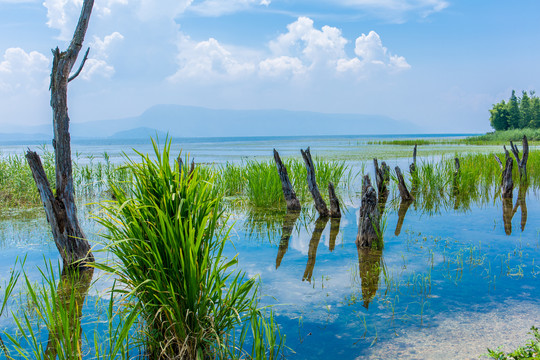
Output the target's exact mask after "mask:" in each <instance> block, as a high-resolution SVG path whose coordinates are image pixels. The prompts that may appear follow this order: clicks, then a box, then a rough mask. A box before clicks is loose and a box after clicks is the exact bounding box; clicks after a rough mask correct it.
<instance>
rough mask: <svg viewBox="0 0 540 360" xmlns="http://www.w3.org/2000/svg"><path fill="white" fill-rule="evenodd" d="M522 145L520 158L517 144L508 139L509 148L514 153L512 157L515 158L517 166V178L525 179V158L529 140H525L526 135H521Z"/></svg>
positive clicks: (526, 157) (526, 158) (527, 154)
mask: <svg viewBox="0 0 540 360" xmlns="http://www.w3.org/2000/svg"><path fill="white" fill-rule="evenodd" d="M522 147H523V158H522V159H521V160H520V159H519V150H518V148H517V146H516V145H514V143H513V142H512V141H510V148H511V149H512V153H513V154H514V157H515V158H516V163H517V165H518V168H519V180H520V181H527V160H528V159H529V142H528V141H527V136H526V135H523V140H522Z"/></svg>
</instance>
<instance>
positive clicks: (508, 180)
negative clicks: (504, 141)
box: [501, 156, 514, 199]
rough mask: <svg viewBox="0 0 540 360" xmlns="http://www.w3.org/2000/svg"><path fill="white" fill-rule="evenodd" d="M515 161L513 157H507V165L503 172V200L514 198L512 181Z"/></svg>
mask: <svg viewBox="0 0 540 360" xmlns="http://www.w3.org/2000/svg"><path fill="white" fill-rule="evenodd" d="M513 163H514V160H513V159H512V157H510V156H507V157H506V164H505V167H504V170H503V172H502V183H501V192H502V197H503V198H505V199H506V198H510V199H511V198H512V190H513V189H514V182H513V180H512V166H513Z"/></svg>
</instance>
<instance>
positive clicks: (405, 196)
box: [395, 166, 414, 201]
mask: <svg viewBox="0 0 540 360" xmlns="http://www.w3.org/2000/svg"><path fill="white" fill-rule="evenodd" d="M395 170H396V176H397V180H398V189H399V195H400V196H401V200H402V201H411V200H414V197H413V196H412V195H411V193H410V192H409V190H408V189H407V184H405V179H403V174H402V173H401V170H400V168H399V166H396V169H395Z"/></svg>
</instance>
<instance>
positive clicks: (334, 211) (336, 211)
mask: <svg viewBox="0 0 540 360" xmlns="http://www.w3.org/2000/svg"><path fill="white" fill-rule="evenodd" d="M328 199H330V217H332V218H340V217H341V210H340V207H339V199H338V197H337V196H336V191H335V190H334V184H333V183H332V182H330V183H328Z"/></svg>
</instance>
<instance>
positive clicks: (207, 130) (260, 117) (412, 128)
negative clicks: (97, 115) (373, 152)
mask: <svg viewBox="0 0 540 360" xmlns="http://www.w3.org/2000/svg"><path fill="white" fill-rule="evenodd" d="M47 128H49V129H50V130H48V131H47V130H46V129H47ZM70 130H71V136H72V138H74V139H76V138H108V137H114V138H127V139H133V138H141V137H145V138H146V137H148V136H150V135H155V133H156V131H157V133H158V134H164V133H169V135H171V136H173V137H214V136H215V137H226V136H289V135H290V136H302V135H307V136H309V135H369V134H400V133H401V134H410V133H418V132H419V130H420V129H419V128H418V127H417V126H416V125H413V124H411V123H408V122H404V121H397V120H394V119H392V118H390V117H386V116H381V115H362V114H326V113H316V112H309V111H287V110H217V109H208V108H202V107H194V106H181V105H156V106H153V107H151V108H149V109H148V110H146V111H145V112H144V113H143V114H141V115H140V116H137V117H132V118H125V119H116V120H100V121H91V122H86V123H72V124H71V129H70ZM21 132H24V133H27V134H30V133H41V134H43V133H49V134H51V133H52V125H41V126H37V127H34V128H25V129H24V130H21ZM41 134H40V136H41Z"/></svg>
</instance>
